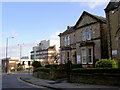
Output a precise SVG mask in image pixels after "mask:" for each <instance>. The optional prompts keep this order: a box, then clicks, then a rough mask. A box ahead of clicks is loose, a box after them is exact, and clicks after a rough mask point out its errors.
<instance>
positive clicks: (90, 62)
mask: <svg viewBox="0 0 120 90" xmlns="http://www.w3.org/2000/svg"><path fill="white" fill-rule="evenodd" d="M92 63H93V56H92V48H89V49H88V64H92Z"/></svg>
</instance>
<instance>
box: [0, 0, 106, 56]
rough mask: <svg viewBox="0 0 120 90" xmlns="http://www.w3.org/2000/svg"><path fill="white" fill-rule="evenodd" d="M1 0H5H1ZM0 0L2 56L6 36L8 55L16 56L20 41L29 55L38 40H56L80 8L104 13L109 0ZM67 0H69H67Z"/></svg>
mask: <svg viewBox="0 0 120 90" xmlns="http://www.w3.org/2000/svg"><path fill="white" fill-rule="evenodd" d="M3 1H4V0H3ZM7 1H8V0H6V2H2V8H1V10H2V12H1V13H2V43H1V45H2V47H1V46H0V51H1V50H2V52H0V55H2V57H1V58H3V57H5V44H6V38H7V37H11V36H14V37H15V38H14V39H9V52H8V56H10V57H12V58H19V46H18V45H17V44H22V43H24V45H23V49H22V56H30V51H31V50H32V47H33V46H34V45H36V44H37V43H38V42H39V41H40V40H45V39H46V40H48V39H50V40H54V41H56V42H57V43H58V42H59V37H58V34H59V33H60V32H63V31H64V30H66V27H67V26H68V25H69V26H71V25H72V26H73V25H75V23H76V22H77V20H78V19H79V17H80V15H81V14H82V13H83V11H87V12H89V13H92V14H95V15H98V16H103V17H105V12H104V9H105V7H106V6H107V4H108V2H106V1H104V2H103V1H101V0H92V2H82V0H81V2H74V1H77V0H70V2H14V1H15V0H13V2H7ZM68 1H69V0H68Z"/></svg>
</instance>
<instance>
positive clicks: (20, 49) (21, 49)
mask: <svg viewBox="0 0 120 90" xmlns="http://www.w3.org/2000/svg"><path fill="white" fill-rule="evenodd" d="M22 45H24V43H23V44H18V46H20V64H21V56H22Z"/></svg>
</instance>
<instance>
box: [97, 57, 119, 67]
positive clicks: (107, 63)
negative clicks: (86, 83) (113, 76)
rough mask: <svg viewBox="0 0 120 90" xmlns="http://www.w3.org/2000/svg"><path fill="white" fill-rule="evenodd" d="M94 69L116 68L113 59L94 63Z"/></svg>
mask: <svg viewBox="0 0 120 90" xmlns="http://www.w3.org/2000/svg"><path fill="white" fill-rule="evenodd" d="M95 67H96V68H118V66H117V64H116V62H115V60H114V59H111V58H109V59H100V60H99V61H97V62H96V63H95Z"/></svg>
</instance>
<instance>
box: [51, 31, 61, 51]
mask: <svg viewBox="0 0 120 90" xmlns="http://www.w3.org/2000/svg"><path fill="white" fill-rule="evenodd" d="M59 34H60V31H57V32H55V33H53V34H51V36H50V37H49V38H50V42H51V46H52V45H56V49H57V50H58V49H59V47H60V37H59V36H58V35H59Z"/></svg>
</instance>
